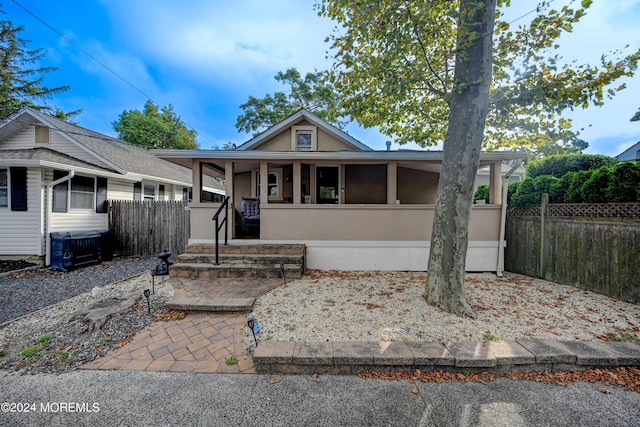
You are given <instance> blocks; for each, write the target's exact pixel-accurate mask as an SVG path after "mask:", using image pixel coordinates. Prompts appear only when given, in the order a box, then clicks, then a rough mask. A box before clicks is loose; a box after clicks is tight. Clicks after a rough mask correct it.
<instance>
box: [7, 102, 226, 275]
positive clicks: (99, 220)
mask: <svg viewBox="0 0 640 427" xmlns="http://www.w3.org/2000/svg"><path fill="white" fill-rule="evenodd" d="M191 177H192V173H191V171H190V170H189V169H186V168H183V167H181V166H179V165H176V164H174V163H171V162H167V161H165V160H162V159H159V158H157V157H156V156H154V155H152V154H150V152H149V151H148V150H147V149H145V148H142V147H139V146H135V145H132V144H128V143H126V142H124V141H121V140H118V139H116V138H113V137H110V136H107V135H103V134H100V133H97V132H93V131H91V130H88V129H84V128H82V127H80V126H76V125H73V124H70V123H67V122H65V121H62V120H59V119H57V118H55V117H52V116H50V115H47V114H44V113H42V112H40V111H37V110H34V109H31V108H28V107H25V108H23V109H21V110H20V111H18V112H16V113H14V114H13V115H11V116H9V117H7V118H6V119H5V120H3V121H2V122H0V257H21V258H28V257H43V256H44V255H46V264H47V265H49V261H50V258H49V257H50V245H49V244H47V237H48V236H49V235H50V234H49V233H51V232H72V231H80V230H100V229H107V228H108V226H109V222H108V212H107V204H106V203H105V202H106V201H107V200H147V201H152V200H183V199H184V198H185V197H187V195H188V191H189V189H190V187H191ZM206 182H207V185H208V186H209V187H205V188H203V192H204V194H205V195H207V198H208V199H210V200H221V199H222V195H224V187H223V186H222V185H221V184H220V183H218V182H217V181H215V180H213V179H210V180H208V181H206ZM207 190H208V192H207ZM212 194H218V196H217V197H216V196H212Z"/></svg>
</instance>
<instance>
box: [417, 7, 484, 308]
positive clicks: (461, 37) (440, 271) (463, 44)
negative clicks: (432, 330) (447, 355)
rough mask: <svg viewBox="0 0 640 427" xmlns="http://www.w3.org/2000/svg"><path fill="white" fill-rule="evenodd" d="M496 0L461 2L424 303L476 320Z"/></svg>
mask: <svg viewBox="0 0 640 427" xmlns="http://www.w3.org/2000/svg"><path fill="white" fill-rule="evenodd" d="M495 8H496V1H495V0H485V1H484V2H476V1H474V0H461V1H460V16H459V18H458V37H457V41H456V44H457V51H458V55H457V57H456V64H455V66H456V68H455V77H454V81H455V84H454V88H453V90H452V93H451V101H450V107H451V110H450V112H449V125H448V128H447V136H446V137H445V141H444V160H443V163H442V172H441V174H440V181H439V182H438V193H437V197H436V208H435V209H436V210H435V217H434V220H433V231H432V235H431V250H430V254H429V267H428V275H427V283H426V286H425V294H424V298H425V299H426V300H427V302H428V303H429V304H432V305H435V306H437V307H440V308H441V309H443V310H445V311H448V312H450V313H454V314H458V315H461V316H464V315H467V316H471V317H475V313H474V311H473V310H472V309H471V306H470V305H469V304H468V303H467V298H466V295H465V291H464V278H465V258H466V254H467V246H468V238H469V236H468V234H469V218H470V217H471V204H472V198H473V182H474V178H475V176H476V173H477V171H478V165H479V162H480V151H481V148H482V139H483V134H484V126H485V119H486V116H487V109H488V103H489V87H490V85H491V63H492V61H491V59H492V58H491V55H492V51H491V45H492V36H493V24H494V17H495Z"/></svg>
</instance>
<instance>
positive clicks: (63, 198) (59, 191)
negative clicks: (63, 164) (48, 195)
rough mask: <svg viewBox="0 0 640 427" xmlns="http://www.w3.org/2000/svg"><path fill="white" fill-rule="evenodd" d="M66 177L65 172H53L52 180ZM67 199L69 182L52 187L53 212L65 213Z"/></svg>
mask: <svg viewBox="0 0 640 427" xmlns="http://www.w3.org/2000/svg"><path fill="white" fill-rule="evenodd" d="M67 175H68V174H67V172H64V171H53V180H54V181H55V180H57V179H60V178H62V177H63V176H67ZM67 197H69V181H65V182H61V183H60V184H58V185H55V186H54V187H53V212H66V211H67Z"/></svg>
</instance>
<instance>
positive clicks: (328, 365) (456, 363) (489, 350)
mask: <svg viewBox="0 0 640 427" xmlns="http://www.w3.org/2000/svg"><path fill="white" fill-rule="evenodd" d="M253 363H254V365H255V367H256V370H257V372H258V373H259V374H314V373H319V374H334V375H351V374H357V373H361V372H364V371H371V370H374V371H396V370H415V369H420V370H422V371H430V370H432V371H433V370H443V371H470V372H503V373H505V372H537V371H544V370H581V369H587V368H592V367H619V366H640V343H621V342H604V341H555V340H549V339H525V340H519V341H499V342H493V341H485V342H454V341H449V342H444V343H439V342H402V341H391V342H386V341H359V342H356V341H348V342H330V341H327V342H324V341H298V342H294V341H260V342H259V345H258V346H257V347H256V349H255V352H254V354H253Z"/></svg>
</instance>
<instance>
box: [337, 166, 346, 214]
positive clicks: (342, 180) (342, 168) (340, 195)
mask: <svg viewBox="0 0 640 427" xmlns="http://www.w3.org/2000/svg"><path fill="white" fill-rule="evenodd" d="M345 169H346V168H345V165H344V164H341V165H340V188H339V189H338V191H339V193H338V203H339V204H341V205H343V204H345V203H346V201H347V200H346V197H345V194H344V188H345V187H346V184H345V182H346V180H345V175H346V173H345Z"/></svg>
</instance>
